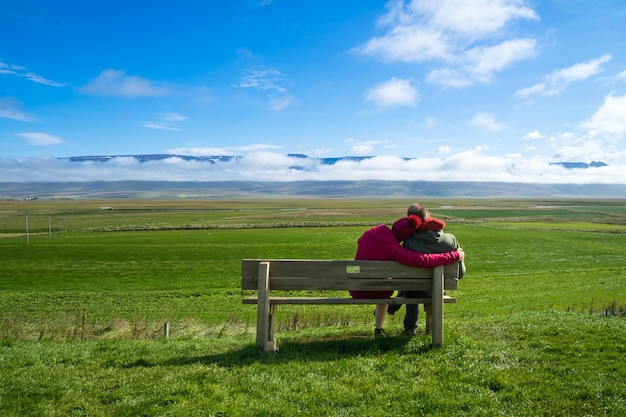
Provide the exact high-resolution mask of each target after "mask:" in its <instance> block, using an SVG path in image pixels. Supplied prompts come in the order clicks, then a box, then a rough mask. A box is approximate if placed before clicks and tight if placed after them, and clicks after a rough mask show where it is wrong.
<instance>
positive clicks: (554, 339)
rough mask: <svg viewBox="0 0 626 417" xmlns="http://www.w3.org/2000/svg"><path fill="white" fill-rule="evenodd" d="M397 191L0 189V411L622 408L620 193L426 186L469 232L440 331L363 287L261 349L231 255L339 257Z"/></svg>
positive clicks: (294, 314) (393, 214)
mask: <svg viewBox="0 0 626 417" xmlns="http://www.w3.org/2000/svg"><path fill="white" fill-rule="evenodd" d="M409 203H411V201H406V200H397V199H373V200H372V199H368V200H359V199H316V198H313V199H297V200H296V199H278V198H276V199H255V200H243V199H232V200H226V199H223V200H222V199H215V200H210V199H205V200H184V199H183V200H142V199H137V200H131V199H119V200H101V201H100V200H34V201H0V377H1V378H0V379H1V380H2V382H0V412H1V414H2V415H9V416H12V415H14V416H22V415H41V416H44V415H45V416H47V415H129V416H131V415H194V414H195V415H221V416H226V415H233V416H235V415H293V414H301V415H361V416H362V415H460V414H463V415H476V416H482V415H520V416H535V415H563V416H566V415H567V416H571V415H580V416H583V415H590V416H595V415H612V416H618V415H620V416H621V415H626V414H625V413H626V365H624V364H623V360H622V358H623V357H624V354H625V353H626V317H625V316H626V312H625V305H626V250H625V248H626V204H625V203H626V201H624V200H555V201H544V200H542V201H539V200H536V201H521V200H489V199H483V200H459V199H447V200H432V201H423V203H424V204H425V205H427V206H428V207H429V208H431V212H432V213H433V215H434V216H437V217H441V218H443V219H445V220H446V222H447V223H448V225H447V227H446V230H447V231H448V232H451V233H454V234H455V235H456V236H457V237H458V239H459V241H460V242H461V245H462V246H463V247H464V249H465V251H466V263H467V267H468V273H467V275H466V277H465V278H463V280H462V281H461V282H460V284H459V290H458V291H455V295H456V297H457V298H458V303H457V304H455V305H449V306H446V313H445V318H446V339H445V341H444V347H443V348H442V349H438V350H431V349H429V348H428V344H429V335H427V334H425V333H424V331H423V319H422V321H421V322H420V333H419V334H418V336H417V337H415V338H412V339H406V338H405V337H403V336H402V335H401V330H402V314H400V313H399V314H396V315H395V316H393V317H389V319H388V322H387V324H386V329H387V330H388V333H391V334H392V336H393V337H391V338H389V339H388V340H384V341H383V342H375V341H374V340H373V337H372V329H373V316H372V308H371V307H369V306H336V307H335V306H333V307H330V306H307V307H303V306H284V307H282V306H281V308H280V309H279V311H278V315H277V319H276V320H277V327H278V329H277V340H278V344H279V346H280V351H279V352H277V353H276V354H272V355H265V354H263V353H261V352H257V351H256V350H255V349H254V331H255V330H254V329H255V308H254V307H253V306H245V305H243V304H242V303H241V298H242V296H243V295H245V294H242V291H241V290H240V288H239V285H240V283H239V273H240V270H239V269H240V260H241V259H242V258H319V259H350V258H352V257H353V256H354V253H355V250H356V240H357V239H358V237H359V236H360V234H361V233H362V232H363V231H364V230H365V229H367V228H368V227H370V226H372V225H376V224H379V223H383V222H385V223H391V222H392V221H394V220H395V219H397V218H398V217H401V216H403V215H404V214H405V210H406V207H407V206H408V204H409ZM165 323H168V325H169V329H170V337H169V339H166V338H165V337H164V334H163V326H164V324H165ZM390 410H393V412H391V411H390Z"/></svg>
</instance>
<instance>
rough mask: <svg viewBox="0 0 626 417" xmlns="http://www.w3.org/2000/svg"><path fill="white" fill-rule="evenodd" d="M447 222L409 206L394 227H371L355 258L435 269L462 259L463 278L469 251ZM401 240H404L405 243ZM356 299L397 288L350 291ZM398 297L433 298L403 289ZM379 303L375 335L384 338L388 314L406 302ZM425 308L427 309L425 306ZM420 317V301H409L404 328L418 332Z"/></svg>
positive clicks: (389, 293) (387, 293) (417, 206)
mask: <svg viewBox="0 0 626 417" xmlns="http://www.w3.org/2000/svg"><path fill="white" fill-rule="evenodd" d="M445 225H446V224H445V222H444V221H442V220H440V219H436V218H433V217H430V213H429V211H428V210H427V209H426V208H424V207H423V206H422V205H421V204H412V205H411V206H409V209H408V212H407V217H404V218H401V219H399V220H397V221H396V222H395V223H393V225H392V227H391V229H390V228H389V227H388V226H387V225H385V224H381V225H378V226H375V227H373V228H371V229H369V230H367V231H366V232H365V233H363V235H362V236H361V237H360V238H359V240H358V247H357V252H356V255H355V257H354V259H355V260H374V261H396V262H399V263H401V264H405V265H409V266H415V267H425V268H433V267H436V266H440V265H447V264H449V263H453V262H459V264H460V270H459V278H461V277H462V276H463V274H464V273H465V264H464V262H463V260H464V258H465V253H464V251H463V249H461V248H460V247H459V244H458V242H457V240H456V237H455V236H454V235H452V234H450V233H445V232H444V231H443V229H444V227H445ZM401 242H403V243H402V244H401ZM350 295H351V296H352V297H353V298H389V297H391V296H392V295H393V291H350ZM398 296H402V297H410V298H419V297H430V294H427V293H426V294H425V293H424V291H403V292H399V293H398ZM388 307H389V306H388V305H387V304H377V305H376V309H375V311H374V314H375V316H376V320H375V330H374V335H375V336H377V337H384V336H385V331H384V329H383V326H384V323H385V315H386V314H387V313H388V312H389V313H390V314H394V313H395V312H396V311H398V310H399V309H400V308H401V307H402V305H401V304H399V305H393V306H391V307H389V309H388ZM425 308H427V307H426V306H425ZM418 318H419V304H407V306H406V315H405V318H404V331H405V332H406V333H408V334H411V335H415V334H416V332H417V321H418Z"/></svg>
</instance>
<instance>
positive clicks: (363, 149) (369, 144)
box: [350, 140, 383, 155]
mask: <svg viewBox="0 0 626 417" xmlns="http://www.w3.org/2000/svg"><path fill="white" fill-rule="evenodd" d="M382 143H383V142H382V141H379V140H370V141H363V142H356V143H355V144H354V145H352V146H351V147H350V151H351V152H353V153H355V154H357V155H367V154H371V153H373V152H374V147H375V146H376V145H380V144H382Z"/></svg>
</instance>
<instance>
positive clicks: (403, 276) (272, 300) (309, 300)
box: [241, 259, 459, 352]
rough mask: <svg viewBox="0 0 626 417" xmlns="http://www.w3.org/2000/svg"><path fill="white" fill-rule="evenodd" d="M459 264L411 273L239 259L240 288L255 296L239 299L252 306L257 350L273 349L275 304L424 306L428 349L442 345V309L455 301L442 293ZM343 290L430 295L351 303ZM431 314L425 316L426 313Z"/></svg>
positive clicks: (453, 281) (361, 264)
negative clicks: (429, 334)
mask: <svg viewBox="0 0 626 417" xmlns="http://www.w3.org/2000/svg"><path fill="white" fill-rule="evenodd" d="M458 271H459V264H458V262H457V263H453V264H449V265H446V266H445V267H443V266H440V267H436V268H415V267H411V266H406V265H402V264H399V263H397V262H393V261H354V260H335V261H333V260H300V259H275V260H268V259H243V260H242V261H241V288H242V289H243V290H257V291H258V293H257V294H258V297H248V298H244V299H243V303H244V304H257V332H256V345H257V347H258V348H260V349H262V350H264V351H266V352H270V351H274V350H276V340H275V339H274V314H275V313H276V308H277V306H278V305H279V304H390V305H391V304H425V305H430V308H428V309H426V311H427V317H426V323H427V327H426V328H427V330H431V331H432V346H434V347H440V346H442V344H443V305H444V303H455V302H456V298H453V297H449V296H447V295H445V294H444V291H445V290H456V289H457V284H458V278H457V277H458ZM300 290H306V291H310V290H318V291H319V290H322V291H338V290H341V291H346V296H345V297H341V298H338V297H292V296H288V297H285V296H282V297H280V296H278V297H277V296H272V295H270V291H300ZM348 290H370V291H380V290H414V291H429V292H430V293H431V297H428V298H382V299H380V298H378V299H356V298H351V297H350V295H349V294H348V293H347V291H348ZM429 311H430V313H429Z"/></svg>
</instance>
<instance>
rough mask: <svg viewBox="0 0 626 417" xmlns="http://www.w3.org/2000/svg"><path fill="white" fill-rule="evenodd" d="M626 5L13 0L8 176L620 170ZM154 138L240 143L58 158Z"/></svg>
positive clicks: (0, 148) (3, 61)
mask: <svg viewBox="0 0 626 417" xmlns="http://www.w3.org/2000/svg"><path fill="white" fill-rule="evenodd" d="M625 19H626V3H624V2H623V1H621V0H602V1H597V2H596V1H590V0H587V1H578V0H544V1H524V0H471V1H469V0H468V1H466V0H439V1H426V0H412V1H396V0H392V1H388V2H385V1H371V0H342V1H326V0H316V1H308V0H298V1H296V0H241V1H237V0H233V1H228V2H216V1H188V0H180V1H177V2H169V1H150V2H148V1H118V0H109V1H105V2H89V1H86V2H77V1H69V0H67V1H62V0H57V1H43V0H22V1H19V2H6V1H5V2H2V3H1V4H0V39H1V42H0V181H40V180H60V181H68V180H115V179H155V180H156V179H159V180H167V179H172V180H193V179H202V180H225V179H258V180H292V179H293V180H301V179H317V180H332V179H390V180H392V179H409V180H476V181H484V180H500V181H522V182H575V183H596V182H598V183H626V146H625V144H624V140H625V139H624V137H625V136H626V41H625V40H626V25H624V22H625V21H626V20H625ZM150 153H173V154H183V155H241V156H242V157H243V158H242V159H241V160H239V161H235V162H230V163H224V164H208V163H205V164H202V163H198V162H189V161H184V160H181V159H178V158H172V159H169V160H166V161H162V162H159V163H151V164H145V163H144V164H140V163H138V162H137V161H135V160H133V159H129V158H119V159H116V160H112V161H109V162H107V163H99V164H93V163H91V164H88V163H85V164H80V163H68V162H67V161H65V160H58V159H56V158H55V157H69V156H80V155H129V154H150ZM294 153H297V154H306V155H309V156H311V157H341V156H363V155H368V156H375V157H376V158H373V159H371V160H368V161H363V162H346V163H343V164H339V165H337V166H332V167H328V166H320V165H316V164H315V163H311V165H310V166H309V167H307V169H298V170H293V169H290V166H292V165H293V162H294V161H293V159H291V158H289V157H286V155H287V154H294ZM402 157H406V158H414V159H412V160H411V161H405V160H403V159H401V158H402ZM564 161H580V162H591V161H603V162H605V163H607V164H608V166H607V167H602V168H593V169H587V170H566V169H563V168H562V167H559V166H555V165H551V164H550V163H551V162H564Z"/></svg>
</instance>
